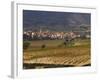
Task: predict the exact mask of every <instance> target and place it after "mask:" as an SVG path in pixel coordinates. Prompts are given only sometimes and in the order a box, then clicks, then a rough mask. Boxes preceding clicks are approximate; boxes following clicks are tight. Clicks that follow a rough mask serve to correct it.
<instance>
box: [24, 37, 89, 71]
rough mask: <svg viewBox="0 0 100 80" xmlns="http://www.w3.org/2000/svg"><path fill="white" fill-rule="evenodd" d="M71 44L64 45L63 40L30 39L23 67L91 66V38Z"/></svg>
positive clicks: (25, 51)
mask: <svg viewBox="0 0 100 80" xmlns="http://www.w3.org/2000/svg"><path fill="white" fill-rule="evenodd" d="M44 44H45V47H41V46H42V45H44ZM69 44H70V43H69ZM69 44H66V45H64V44H63V40H43V41H30V46H29V47H28V48H27V49H26V50H24V51H23V68H24V69H30V68H32V69H34V68H52V67H73V66H74V67H75V66H90V65H91V54H90V40H87V39H86V40H76V41H74V42H73V44H72V45H69Z"/></svg>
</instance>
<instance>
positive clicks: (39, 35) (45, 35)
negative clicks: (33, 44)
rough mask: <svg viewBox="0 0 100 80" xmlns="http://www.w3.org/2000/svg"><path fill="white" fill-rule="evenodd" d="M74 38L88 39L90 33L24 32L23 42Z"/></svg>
mask: <svg viewBox="0 0 100 80" xmlns="http://www.w3.org/2000/svg"><path fill="white" fill-rule="evenodd" d="M75 38H87V39H88V38H90V31H88V30H87V31H69V32H56V31H49V30H46V31H42V30H41V29H40V31H35V32H33V31H24V32H23V39H24V40H56V39H57V40H63V39H75Z"/></svg>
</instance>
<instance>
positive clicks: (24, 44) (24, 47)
mask: <svg viewBox="0 0 100 80" xmlns="http://www.w3.org/2000/svg"><path fill="white" fill-rule="evenodd" d="M29 45H30V43H29V42H28V41H25V42H23V49H24V50H26V49H27V48H28V47H29Z"/></svg>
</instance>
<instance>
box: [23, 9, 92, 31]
mask: <svg viewBox="0 0 100 80" xmlns="http://www.w3.org/2000/svg"><path fill="white" fill-rule="evenodd" d="M90 20H91V15H90V14H89V13H71V12H51V11H31V10H23V28H24V30H33V31H34V30H40V29H42V30H51V31H70V30H80V25H85V26H87V27H90V24H91V22H90Z"/></svg>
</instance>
